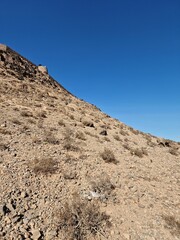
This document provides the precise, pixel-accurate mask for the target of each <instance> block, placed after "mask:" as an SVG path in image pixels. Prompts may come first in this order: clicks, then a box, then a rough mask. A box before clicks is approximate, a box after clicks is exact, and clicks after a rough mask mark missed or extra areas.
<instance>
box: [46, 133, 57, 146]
mask: <svg viewBox="0 0 180 240" xmlns="http://www.w3.org/2000/svg"><path fill="white" fill-rule="evenodd" d="M44 141H45V142H47V143H50V144H59V140H58V139H57V138H56V137H55V135H53V133H52V132H45V139H44Z"/></svg>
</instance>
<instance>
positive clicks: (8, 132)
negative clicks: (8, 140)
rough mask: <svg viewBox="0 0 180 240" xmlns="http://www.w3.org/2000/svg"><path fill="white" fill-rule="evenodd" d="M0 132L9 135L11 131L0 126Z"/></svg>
mask: <svg viewBox="0 0 180 240" xmlns="http://www.w3.org/2000/svg"><path fill="white" fill-rule="evenodd" d="M0 134H3V135H11V134H12V133H11V131H9V130H7V129H5V128H1V127H0Z"/></svg>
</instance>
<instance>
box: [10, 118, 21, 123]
mask: <svg viewBox="0 0 180 240" xmlns="http://www.w3.org/2000/svg"><path fill="white" fill-rule="evenodd" d="M11 121H12V123H14V124H16V125H21V124H22V122H20V121H19V120H18V119H17V118H13V119H12V120H11Z"/></svg>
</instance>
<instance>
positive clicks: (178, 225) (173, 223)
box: [163, 216, 180, 237]
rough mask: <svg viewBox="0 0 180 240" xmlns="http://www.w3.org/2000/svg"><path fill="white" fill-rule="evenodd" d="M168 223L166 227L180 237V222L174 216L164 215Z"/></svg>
mask: <svg viewBox="0 0 180 240" xmlns="http://www.w3.org/2000/svg"><path fill="white" fill-rule="evenodd" d="M163 219H164V221H165V223H166V225H165V227H166V228H168V229H169V230H170V232H171V234H172V235H173V236H177V237H180V222H179V221H178V220H176V219H175V217H173V216H163Z"/></svg>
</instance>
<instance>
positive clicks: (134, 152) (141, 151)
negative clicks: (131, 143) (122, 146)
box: [130, 148, 148, 158]
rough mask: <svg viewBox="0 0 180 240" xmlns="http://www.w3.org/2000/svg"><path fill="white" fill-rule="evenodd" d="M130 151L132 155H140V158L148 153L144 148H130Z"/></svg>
mask: <svg viewBox="0 0 180 240" xmlns="http://www.w3.org/2000/svg"><path fill="white" fill-rule="evenodd" d="M130 152H131V154H132V155H135V156H137V157H140V158H142V157H143V156H144V155H146V156H147V155H148V152H147V150H146V149H145V148H141V149H138V148H135V149H131V150H130Z"/></svg>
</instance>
